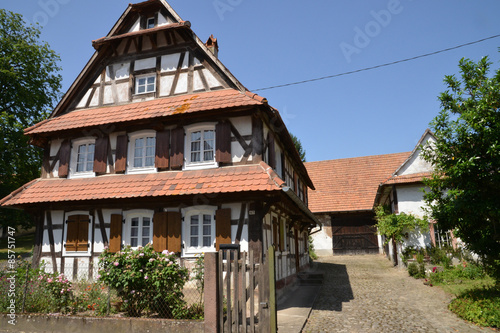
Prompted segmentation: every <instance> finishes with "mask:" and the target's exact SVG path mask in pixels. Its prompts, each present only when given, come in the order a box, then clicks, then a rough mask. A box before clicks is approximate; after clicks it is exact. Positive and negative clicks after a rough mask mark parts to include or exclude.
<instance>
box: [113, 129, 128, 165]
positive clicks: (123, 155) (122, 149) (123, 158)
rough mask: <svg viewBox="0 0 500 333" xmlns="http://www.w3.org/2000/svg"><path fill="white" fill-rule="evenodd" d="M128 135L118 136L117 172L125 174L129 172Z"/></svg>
mask: <svg viewBox="0 0 500 333" xmlns="http://www.w3.org/2000/svg"><path fill="white" fill-rule="evenodd" d="M127 149H128V135H126V134H124V135H118V137H117V138H116V157H115V172H117V173H123V172H125V171H126V170H127Z"/></svg>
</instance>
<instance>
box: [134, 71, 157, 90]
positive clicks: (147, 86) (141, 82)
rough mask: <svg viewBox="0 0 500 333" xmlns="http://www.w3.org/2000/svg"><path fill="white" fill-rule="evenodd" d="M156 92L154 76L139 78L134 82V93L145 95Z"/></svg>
mask: <svg viewBox="0 0 500 333" xmlns="http://www.w3.org/2000/svg"><path fill="white" fill-rule="evenodd" d="M155 91H156V76H154V75H152V76H141V77H138V78H136V80H135V93H136V94H146V93H150V92H155Z"/></svg>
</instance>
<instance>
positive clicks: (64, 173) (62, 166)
mask: <svg viewBox="0 0 500 333" xmlns="http://www.w3.org/2000/svg"><path fill="white" fill-rule="evenodd" d="M70 155H71V143H70V141H69V140H64V141H63V142H62V144H61V148H59V172H58V174H59V178H66V177H68V172H69V158H70Z"/></svg>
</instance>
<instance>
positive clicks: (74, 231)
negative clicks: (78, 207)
mask: <svg viewBox="0 0 500 333" xmlns="http://www.w3.org/2000/svg"><path fill="white" fill-rule="evenodd" d="M67 222H68V224H67V228H68V229H67V231H66V251H83V252H87V250H88V248H89V222H90V218H89V216H88V215H71V216H68V220H67Z"/></svg>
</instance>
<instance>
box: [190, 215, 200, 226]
mask: <svg viewBox="0 0 500 333" xmlns="http://www.w3.org/2000/svg"><path fill="white" fill-rule="evenodd" d="M198 221H199V217H198V215H193V216H191V224H198Z"/></svg>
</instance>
